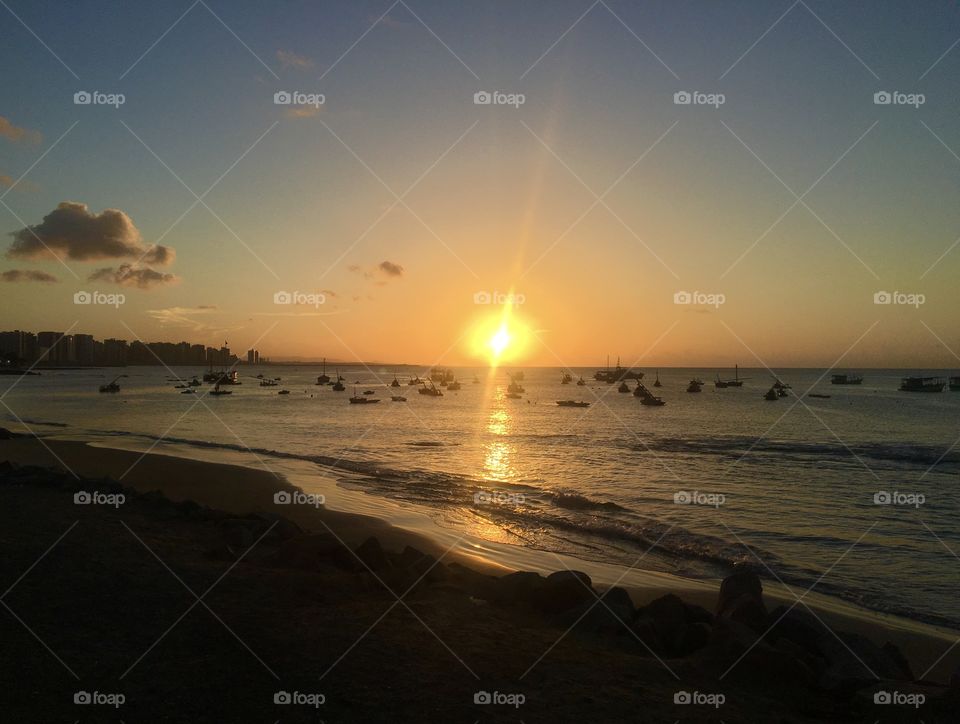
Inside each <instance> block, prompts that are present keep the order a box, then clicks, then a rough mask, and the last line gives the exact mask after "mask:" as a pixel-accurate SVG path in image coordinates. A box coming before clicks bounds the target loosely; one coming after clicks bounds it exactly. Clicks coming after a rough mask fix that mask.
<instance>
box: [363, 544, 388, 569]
mask: <svg viewBox="0 0 960 724" xmlns="http://www.w3.org/2000/svg"><path fill="white" fill-rule="evenodd" d="M355 553H356V554H357V558H359V559H360V560H361V561H362V562H363V564H364V565H366V566H367V567H368V568H369V569H370V570H371V571H382V570H385V569H387V568H390V561H389V560H387V554H386V553H384V552H383V547H382V546H381V545H380V541H379V540H377V539H376V538H375V537H373V536H371V537H370V538H367V539H366V540H365V541H364V542H363V543H361V544H360V546H359V547H358V548H357V549H356V551H355Z"/></svg>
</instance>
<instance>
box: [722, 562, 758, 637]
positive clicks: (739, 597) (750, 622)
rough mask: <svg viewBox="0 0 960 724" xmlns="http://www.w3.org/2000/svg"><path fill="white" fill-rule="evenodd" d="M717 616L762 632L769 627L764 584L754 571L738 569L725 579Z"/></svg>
mask: <svg viewBox="0 0 960 724" xmlns="http://www.w3.org/2000/svg"><path fill="white" fill-rule="evenodd" d="M717 618H720V619H726V620H730V621H736V622H737V623H742V624H744V625H746V626H749V627H750V628H752V629H753V630H754V631H757V632H758V633H762V632H763V631H765V630H766V628H767V623H768V621H767V607H766V606H765V605H764V603H763V584H761V583H760V577H759V576H758V575H757V574H756V573H754V572H753V571H738V572H736V573H733V574H731V575H729V576H727V577H726V578H724V579H723V583H722V584H721V585H720V596H719V598H718V600H717Z"/></svg>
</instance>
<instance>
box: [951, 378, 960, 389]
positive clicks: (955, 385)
mask: <svg viewBox="0 0 960 724" xmlns="http://www.w3.org/2000/svg"><path fill="white" fill-rule="evenodd" d="M950 391H951V392H960V377H951V378H950Z"/></svg>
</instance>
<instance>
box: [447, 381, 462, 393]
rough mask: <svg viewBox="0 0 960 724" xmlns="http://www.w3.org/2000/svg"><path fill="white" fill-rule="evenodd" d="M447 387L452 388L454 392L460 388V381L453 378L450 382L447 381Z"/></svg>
mask: <svg viewBox="0 0 960 724" xmlns="http://www.w3.org/2000/svg"><path fill="white" fill-rule="evenodd" d="M447 389H448V390H452V391H453V392H456V391H457V390H459V389H460V383H459V382H457V381H456V380H453V381H452V382H448V383H447Z"/></svg>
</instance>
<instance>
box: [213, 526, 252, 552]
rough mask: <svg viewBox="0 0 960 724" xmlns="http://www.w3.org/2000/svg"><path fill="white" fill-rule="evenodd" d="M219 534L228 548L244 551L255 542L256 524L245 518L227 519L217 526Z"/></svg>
mask: <svg viewBox="0 0 960 724" xmlns="http://www.w3.org/2000/svg"><path fill="white" fill-rule="evenodd" d="M218 527H219V528H220V534H221V535H222V536H223V540H224V541H225V542H226V544H227V545H228V546H231V547H233V548H239V549H241V550H246V549H247V548H249V547H250V546H252V545H253V542H254V541H255V540H256V537H255V533H256V523H254V522H253V521H250V520H247V519H246V518H227V519H226V520H221V521H220V523H219V524H218Z"/></svg>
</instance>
